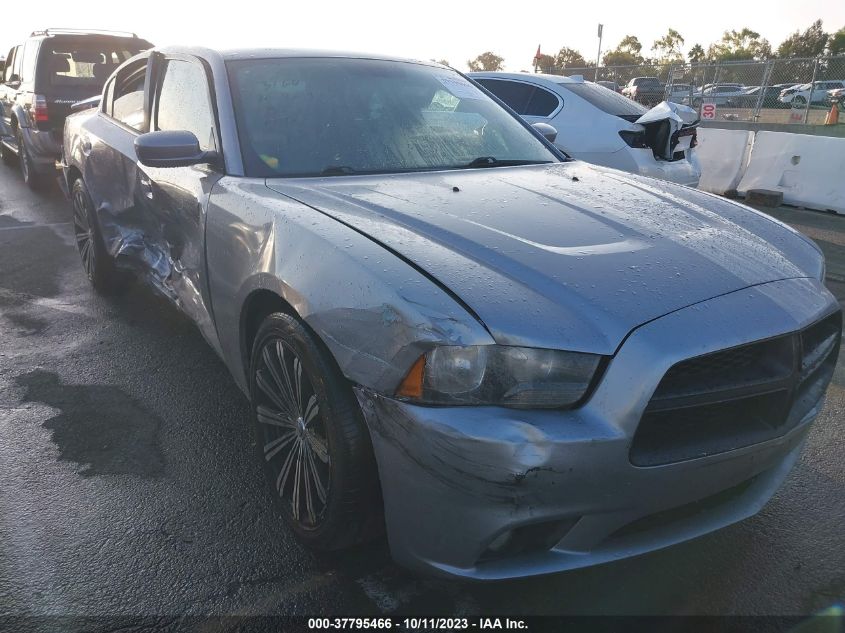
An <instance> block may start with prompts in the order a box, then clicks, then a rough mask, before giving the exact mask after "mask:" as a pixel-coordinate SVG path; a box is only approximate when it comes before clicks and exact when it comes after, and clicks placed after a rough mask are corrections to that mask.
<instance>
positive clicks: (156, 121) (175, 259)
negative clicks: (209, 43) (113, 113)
mask: <svg viewBox="0 0 845 633" xmlns="http://www.w3.org/2000/svg"><path fill="white" fill-rule="evenodd" d="M156 65H157V68H156V70H155V76H156V78H157V79H156V82H155V83H156V89H155V92H154V94H153V96H152V111H151V117H150V130H151V131H156V130H187V131H189V132H192V133H193V134H194V135H195V136H196V137H197V139H198V140H199V144H200V148H201V149H203V150H210V151H217V152H218V153H220V146H219V141H218V139H219V135H218V133H217V123H216V119H215V115H214V108H213V106H212V103H213V102H212V96H211V91H210V90H209V85H210V84H209V77H208V74H207V71H206V68H205V67H204V66H203V65H202V63H201V62H200V61H199V60H198V59H196V58H192V57H189V56H177V57H167V58H162V57H158V58H157V62H156ZM220 164H222V161H221V163H220ZM222 177H223V170H222V169H221V168H219V167H218V166H216V165H211V164H202V165H193V166H190V167H167V168H154V167H147V166H144V165H138V178H139V192H141V193H142V195H143V197H144V198H143V199H144V201H145V204H146V206H147V208H148V209H149V211H150V213H151V214H152V215H153V216H154V217H155V219H156V222H157V224H158V226H159V227H160V228H161V231H160V233H159V234H158V235H157V236H156V239H157V240H159V244H158V248H159V250H160V251H161V252H162V253H163V254H164V255H165V257H166V262H165V263H166V265H167V271H166V276H163V277H162V278H161V279H160V280H159V281H160V282H161V288H162V290H164V291H165V293H166V294H167V295H168V296H169V297H170V298H171V299H172V300H173V301H174V302H175V303H176V304H177V305H178V307H179V308H180V309H181V310H182V311H183V312H185V313H186V314H187V315H188V316H189V317H190V318H191V319H193V320H194V321H195V322H196V323H197V325H198V326H199V328H200V330H201V331H202V333H203V335H204V336H205V338H206V339H207V340H208V341H209V343H211V345H212V346H213V347H215V348H216V349H218V351H219V344H218V343H217V334H216V330H215V328H214V321H213V313H212V306H211V302H210V296H209V292H208V279H207V277H206V266H205V219H206V218H205V214H206V210H207V207H208V198H209V194H210V193H211V189H212V187H213V186H214V184H215V183H216V182H217V181H218V180H219V179H220V178H222Z"/></svg>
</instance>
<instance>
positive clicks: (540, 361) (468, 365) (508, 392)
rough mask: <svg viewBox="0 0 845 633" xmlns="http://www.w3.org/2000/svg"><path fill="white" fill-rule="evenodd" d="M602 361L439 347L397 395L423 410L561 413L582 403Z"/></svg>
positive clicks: (526, 350)
mask: <svg viewBox="0 0 845 633" xmlns="http://www.w3.org/2000/svg"><path fill="white" fill-rule="evenodd" d="M601 358H602V357H601V356H597V355H595V354H583V353H580V352H563V351H558V350H552V349H535V348H531V347H506V346H501V345H480V346H473V347H458V346H444V347H436V348H434V349H433V350H431V351H430V352H428V353H427V354H425V355H423V356H421V357H420V358H419V360H417V362H416V363H414V366H413V367H412V368H411V370H410V371H409V372H408V375H407V376H406V377H405V379H404V380H403V381H402V384H401V385H400V386H399V389H398V390H397V392H396V395H397V396H399V397H401V398H405V399H408V400H414V401H416V402H420V403H424V404H450V405H479V406H480V405H498V406H506V407H520V408H558V407H566V406H571V405H573V404H575V403H577V402H578V401H579V400H581V399H582V398H583V397H584V395H585V394H586V393H587V390H588V389H589V388H590V384H591V383H592V380H593V377H594V376H595V374H596V370H597V369H598V367H599V362H600V361H601Z"/></svg>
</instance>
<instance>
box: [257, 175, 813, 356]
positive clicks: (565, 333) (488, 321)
mask: <svg viewBox="0 0 845 633" xmlns="http://www.w3.org/2000/svg"><path fill="white" fill-rule="evenodd" d="M267 185H268V187H270V188H271V189H272V190H274V191H276V192H279V193H281V194H283V195H285V196H288V197H290V198H293V199H295V200H298V201H300V202H302V203H304V204H306V205H308V206H310V207H312V208H314V209H316V210H318V211H320V212H322V213H325V214H327V215H329V216H331V217H333V218H335V219H337V220H338V221H340V222H343V223H345V224H346V225H348V226H350V227H352V228H353V229H355V230H357V231H359V232H361V233H364V234H366V235H367V236H369V237H370V238H371V239H373V240H376V241H377V242H380V243H381V244H383V245H384V246H385V247H386V248H387V249H389V250H390V251H392V252H393V253H394V254H396V255H398V256H400V257H402V258H404V259H406V260H407V261H409V262H411V263H412V264H413V265H415V266H417V267H419V268H420V269H422V270H423V271H424V272H426V273H427V274H428V275H429V276H430V277H431V278H433V279H434V280H435V281H436V282H438V283H439V284H441V285H442V286H444V287H446V288H447V289H448V290H450V291H451V292H452V293H453V294H454V295H456V296H457V297H459V298H460V300H462V301H463V302H464V304H465V306H467V307H468V309H469V311H470V312H474V313H475V315H476V316H477V317H478V318H479V319H480V320H481V321H482V323H483V324H484V325H485V326H486V327H487V329H488V331H490V333H491V335H492V336H493V337H494V339H495V340H496V341H497V342H499V343H501V344H507V345H531V346H537V347H549V348H557V349H570V350H574V351H585V352H593V353H601V354H612V353H614V352H615V350H616V349H617V347H618V346H619V345H620V343H621V342H622V341H623V340H624V338H625V336H626V335H627V334H628V333H629V332H630V331H631V330H632V329H634V328H635V327H637V326H638V325H640V324H643V323H645V322H648V321H651V320H653V319H656V318H658V317H660V316H662V315H664V314H667V313H669V312H673V311H675V310H679V309H681V308H683V307H685V306H689V305H692V304H695V303H698V302H701V301H704V300H706V299H709V298H711V297H715V296H718V295H722V294H726V293H729V292H733V291H736V290H740V289H742V288H746V287H749V286H753V285H757V284H762V283H766V282H769V281H775V280H779V279H787V278H795V277H809V276H817V275H818V274H819V272H820V269H821V258H820V254H819V251H818V249H816V247H815V246H814V245H813V244H812V243H811V242H809V240H807V239H806V238H803V236H801V235H800V234H798V233H797V232H795V231H793V230H792V229H790V228H788V227H787V226H786V225H783V224H781V223H780V222H777V221H775V220H772V219H771V218H769V217H767V216H764V215H763V214H761V213H758V212H756V211H753V210H751V209H748V208H746V207H744V206H741V205H738V204H735V203H732V202H729V201H726V200H723V199H721V198H718V197H716V196H713V195H711V194H706V193H702V192H699V191H696V190H693V189H688V188H686V187H681V186H678V185H673V184H672V183H667V182H663V181H656V180H652V179H648V178H643V177H639V176H631V175H629V174H624V173H622V172H618V171H615V170H609V169H604V168H596V167H593V166H588V165H586V164H584V163H581V162H578V161H574V162H567V163H559V164H552V165H536V166H529V167H506V168H494V169H468V170H455V171H440V172H428V173H415V174H396V175H389V176H344V177H331V178H309V179H272V180H268V181H267ZM338 248H343V245H340V244H339V245H338ZM373 265H374V266H387V265H389V263H388V262H386V261H382V262H373Z"/></svg>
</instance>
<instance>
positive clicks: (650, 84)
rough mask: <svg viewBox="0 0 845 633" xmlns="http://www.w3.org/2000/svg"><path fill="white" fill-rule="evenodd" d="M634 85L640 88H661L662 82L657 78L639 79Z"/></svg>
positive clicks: (635, 80)
mask: <svg viewBox="0 0 845 633" xmlns="http://www.w3.org/2000/svg"><path fill="white" fill-rule="evenodd" d="M633 83H634V85H635V86H637V87H638V88H660V80H659V79H657V78H656V77H638V78H636V79H634V81H633Z"/></svg>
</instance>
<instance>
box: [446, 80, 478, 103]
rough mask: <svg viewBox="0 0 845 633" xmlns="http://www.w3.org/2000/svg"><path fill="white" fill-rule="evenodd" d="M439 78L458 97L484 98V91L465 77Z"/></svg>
mask: <svg viewBox="0 0 845 633" xmlns="http://www.w3.org/2000/svg"><path fill="white" fill-rule="evenodd" d="M437 79H439V80H440V83H442V84H443V85H444V86H445V88H446V90H448V91H449V92H451V93H452V94H453V95H455V96H456V97H457V98H458V99H482V98H483V93H482V92H481V91H480V90H479V89H478V88H476V87H475V86H473V85H472V84H471V83H469V82H468V81H467V80H466V79H464V78H463V77H438V78H437Z"/></svg>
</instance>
